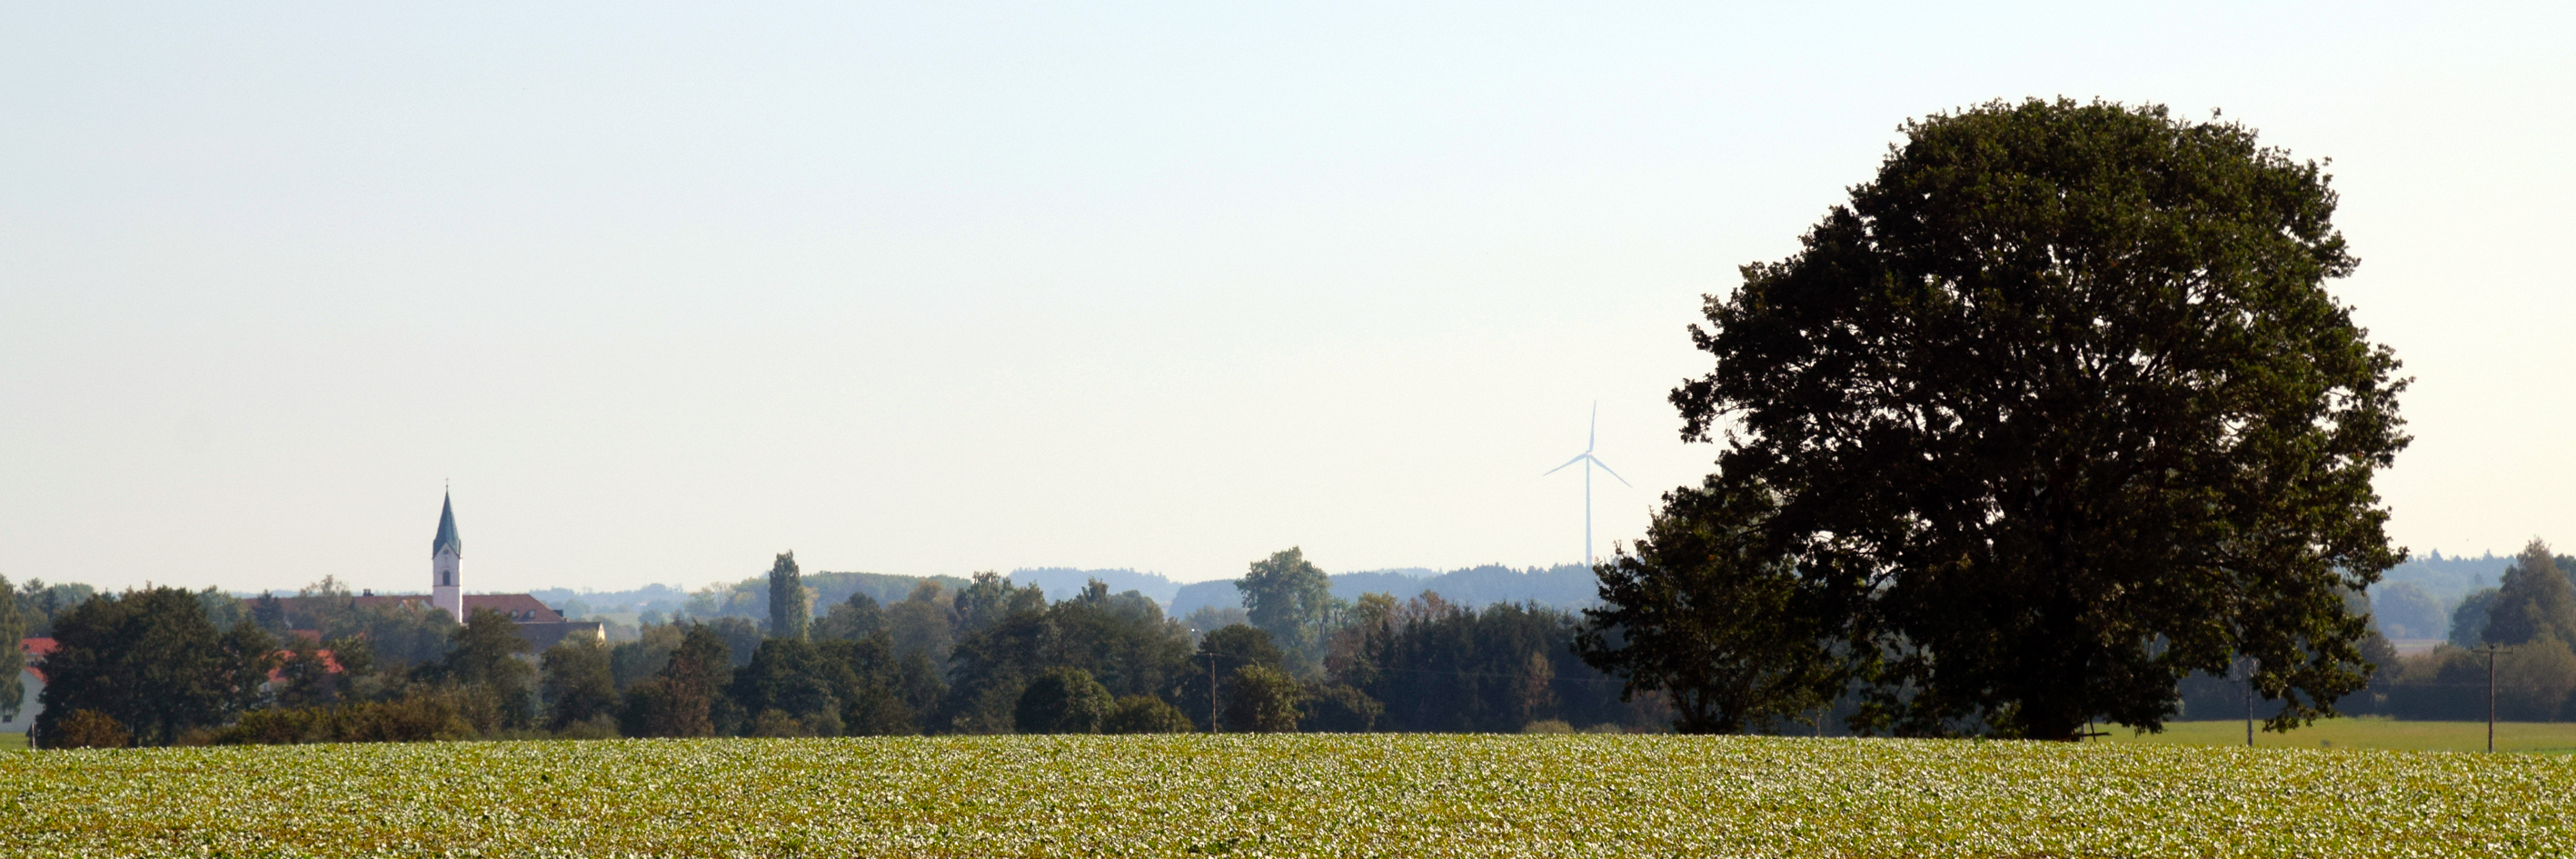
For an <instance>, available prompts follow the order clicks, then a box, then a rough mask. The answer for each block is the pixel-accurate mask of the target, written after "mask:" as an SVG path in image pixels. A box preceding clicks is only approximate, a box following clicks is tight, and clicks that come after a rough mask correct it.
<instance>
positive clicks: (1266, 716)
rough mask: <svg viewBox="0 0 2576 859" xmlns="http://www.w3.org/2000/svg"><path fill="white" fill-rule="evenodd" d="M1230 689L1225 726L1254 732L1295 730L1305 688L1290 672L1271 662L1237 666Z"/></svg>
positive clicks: (1226, 705)
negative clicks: (1289, 674) (1299, 685)
mask: <svg viewBox="0 0 2576 859" xmlns="http://www.w3.org/2000/svg"><path fill="white" fill-rule="evenodd" d="M1233 680H1234V682H1233V683H1231V684H1229V688H1228V689H1227V690H1226V696H1225V698H1226V701H1225V727H1226V728H1228V729H1230V730H1236V731H1251V732H1254V733H1264V734H1271V733H1281V734H1284V733H1294V732H1296V730H1297V717H1298V716H1299V715H1301V713H1300V709H1299V708H1300V706H1301V705H1303V704H1304V703H1305V701H1304V699H1305V690H1303V689H1301V688H1299V687H1298V685H1297V679H1296V678H1294V677H1290V676H1288V672H1285V671H1281V670H1279V669H1276V668H1272V667H1270V666H1267V665H1246V666H1243V667H1241V668H1237V669H1235V670H1234V678H1233Z"/></svg>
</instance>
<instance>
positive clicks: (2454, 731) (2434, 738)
mask: <svg viewBox="0 0 2576 859" xmlns="http://www.w3.org/2000/svg"><path fill="white" fill-rule="evenodd" d="M2256 728H2257V730H2256V732H2255V734H2254V744H2255V745H2257V746H2277V747H2284V748H2309V749H2316V748H2335V749H2402V750H2406V751H2418V752H2441V751H2449V752H2478V751H2485V750H2486V747H2487V723H2485V722H2399V721H2395V720H2391V719H2327V720H2323V721H2320V722H2318V723H2316V724H2314V725H2310V726H2308V727H2305V728H2300V729H2297V730H2294V731H2291V732H2289V733H2286V734H2275V733H2270V732H2267V731H2262V730H2260V728H2261V725H2260V724H2257V725H2256ZM2109 730H2110V732H2111V735H2110V736H2108V737H2104V738H2102V739H2103V741H2105V742H2110V743H2127V744H2144V745H2164V746H2243V745H2245V723H2244V722H2241V721H2238V722H2174V723H2171V724H2168V725H2166V726H2165V731H2164V733H2161V734H2144V735H2132V734H2130V733H2129V731H2128V729H2126V728H2118V727H2113V728H2110V729H2109ZM2495 745H2496V751H2499V752H2556V753H2566V752H2576V722H2502V723H2498V724H2497V725H2496V733H2495Z"/></svg>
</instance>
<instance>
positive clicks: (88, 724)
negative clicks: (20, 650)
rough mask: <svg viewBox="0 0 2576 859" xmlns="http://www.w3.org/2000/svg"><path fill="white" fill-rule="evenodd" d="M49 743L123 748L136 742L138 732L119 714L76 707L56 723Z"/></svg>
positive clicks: (47, 744)
mask: <svg viewBox="0 0 2576 859" xmlns="http://www.w3.org/2000/svg"><path fill="white" fill-rule="evenodd" d="M52 734H53V735H52V736H49V737H46V738H45V745H46V746H47V747H49V748H56V749H122V748H125V747H126V746H130V745H133V744H134V735H133V734H131V733H128V732H127V731H126V730H125V725H124V724H123V723H121V722H118V721H116V717H114V716H110V715H108V714H106V713H101V712H99V711H97V710H74V711H72V714H71V715H69V716H65V717H63V721H62V723H61V724H58V725H55V726H54V730H53V731H52Z"/></svg>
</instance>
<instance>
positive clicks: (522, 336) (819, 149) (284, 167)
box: [0, 2, 2576, 590]
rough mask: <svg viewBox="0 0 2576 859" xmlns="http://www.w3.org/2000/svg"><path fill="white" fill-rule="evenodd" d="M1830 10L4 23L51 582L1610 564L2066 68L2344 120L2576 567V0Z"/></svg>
mask: <svg viewBox="0 0 2576 859" xmlns="http://www.w3.org/2000/svg"><path fill="white" fill-rule="evenodd" d="M1763 5H1765V6H1770V7H1784V6H1788V5H1792V4H1763ZM1797 5H1799V6H1800V8H1799V9H1798V10H1797V11H1794V12H1783V11H1772V10H1764V9H1749V10H1724V9H1715V8H1711V5H1710V4H1697V3H1694V4H1681V5H1670V6H1658V5H1649V4H1641V3H1622V4H1599V3H1590V4H1567V5H1538V4H1508V5H1506V4H1490V3H1478V4H1455V5H1449V6H1398V5H1396V4H1388V3H1361V4H1348V5H1328V4H1320V3H1296V4H1279V5H1261V4H1252V3H1176V4H1169V5H1149V4H1068V3H1044V4H1031V5H1026V6H1006V5H982V4H964V3H902V4H881V5H880V4H860V3H849V2H835V3H816V4H759V5H751V4H727V5H717V4H703V5H700V4H687V5H664V4H648V3H635V2H626V3H615V4H574V3H548V4H527V3H508V4H474V3H439V4H352V3H226V4H207V3H167V4H143V3H134V4H95V3H29V2H6V3H0V574H5V575H8V576H10V577H12V578H24V577H27V576H40V577H44V578H47V579H52V580H79V581H87V582H92V583H95V584H99V585H103V586H126V585H133V584H138V583H141V582H144V581H146V580H150V581H156V582H164V583H176V584H185V585H191V586H202V585H207V584H218V585H222V586H225V587H227V588H232V589H251V588H265V587H293V586H297V585H301V584H303V583H306V582H309V581H312V580H313V579H316V578H319V577H320V576H322V575H324V574H334V575H338V576H340V577H341V578H342V579H344V580H346V581H349V582H351V583H352V584H353V585H354V586H359V587H373V588H377V589H406V590H418V589H423V588H425V587H426V586H427V575H428V568H429V558H428V554H429V541H430V536H431V533H432V531H433V530H434V528H435V525H436V523H437V514H438V502H439V491H440V486H441V483H442V481H446V480H453V482H454V487H455V497H456V505H457V514H458V521H459V525H460V528H461V530H462V532H463V534H464V537H465V541H466V553H465V566H464V572H465V577H466V584H467V586H468V588H469V589H473V590H515V589H522V588H526V587H533V586H573V587H584V586H586V587H593V588H601V589H610V588H624V587H630V586H634V585H639V584H642V583H646V582H677V583H682V584H686V585H689V586H696V585H700V584H704V583H706V582H709V581H712V580H717V579H732V578H740V577H743V576H749V575H753V574H756V573H758V572H760V571H761V570H764V569H766V568H767V566H768V563H769V558H770V555H771V554H773V553H776V552H779V551H783V550H788V549H793V550H795V551H796V552H797V555H798V557H799V558H800V559H802V560H803V561H804V566H805V568H806V569H808V570H868V571H876V572H888V573H904V574H928V573H952V574H955V573H965V572H969V571H973V570H980V569H1001V570H1008V569H1010V568H1013V567H1021V566H1086V567H1133V568H1136V569H1140V570H1148V571H1158V572H1162V573H1166V574H1169V575H1172V576H1174V577H1177V578H1183V579H1203V578H1213V577H1220V576H1232V575H1236V574H1239V573H1240V572H1241V571H1242V569H1243V567H1244V565H1245V564H1246V563H1247V562H1249V561H1251V560H1253V559H1254V558H1257V557H1260V556H1262V555H1264V554H1267V553H1269V552H1270V551H1273V550H1276V549H1280V548H1284V547H1287V546H1291V545H1297V546H1303V547H1304V548H1305V549H1306V552H1307V554H1308V556H1309V557H1310V558H1312V559H1314V560H1315V561H1316V562H1317V563H1319V564H1321V565H1323V566H1324V567H1325V568H1326V569H1329V570H1337V571H1338V570H1356V569H1369V568H1380V567H1393V566H1430V567H1455V566H1464V565H1470V564H1477V563H1488V562H1501V563H1506V564H1512V565H1516V566H1518V565H1532V564H1553V563H1561V562H1568V561H1573V560H1576V559H1577V556H1578V555H1580V554H1581V547H1582V524H1581V523H1582V513H1583V511H1582V480H1581V478H1580V477H1579V476H1577V474H1576V473H1575V472H1574V471H1573V470H1570V469H1569V470H1567V471H1565V472H1561V473H1558V474H1556V475H1554V476H1550V477H1545V478H1542V477H1540V476H1539V475H1540V473H1541V472H1543V471H1546V470H1547V469H1549V468H1551V467H1554V466H1555V465H1557V464H1558V463H1560V462H1563V461H1564V460H1565V459H1566V458H1568V457H1570V456H1573V455H1574V454H1576V453H1578V452H1580V451H1581V450H1582V449H1583V445H1584V432H1585V420H1586V418H1587V415H1588V410H1589V409H1590V408H1591V406H1592V403H1593V402H1594V401H1596V400H1597V401H1599V403H1600V422H1601V425H1600V446H1599V451H1598V453H1599V455H1600V456H1601V457H1602V459H1603V460H1605V461H1607V462H1609V463H1610V464H1611V465H1612V466H1614V467H1616V468H1619V469H1620V470H1621V471H1620V473H1621V474H1623V475H1624V476H1626V477H1627V478H1628V479H1629V480H1630V481H1633V482H1634V483H1635V488H1628V487H1623V486H1620V485H1619V484H1618V483H1617V482H1615V481H1611V480H1609V479H1608V478H1606V477H1605V478H1597V482H1596V483H1595V485H1594V493H1595V502H1594V503H1595V505H1596V509H1597V511H1598V516H1599V526H1598V529H1597V533H1598V534H1599V538H1598V539H1599V542H1600V544H1601V546H1602V551H1605V552H1606V551H1607V546H1608V544H1609V543H1610V541H1612V540H1616V539H1625V538H1628V537H1631V536H1633V535H1634V534H1636V533H1638V531H1639V530H1640V529H1641V528H1642V526H1643V524H1644V522H1645V520H1646V517H1647V515H1648V512H1649V511H1650V509H1651V507H1652V505H1653V504H1654V503H1655V500H1656V497H1657V494H1658V493H1659V492H1661V491H1662V490H1664V489H1666V488H1669V487H1672V486H1674V485H1677V484H1682V483H1688V482H1694V481H1696V480H1697V479H1698V478H1699V476H1700V475H1702V474H1703V473H1704V472H1705V471H1706V470H1707V468H1708V462H1709V460H1710V459H1711V458H1712V457H1713V456H1714V454H1715V451H1714V449H1713V448H1711V447H1709V446H1705V445H1684V444H1682V443H1680V442H1679V441H1678V439H1677V435H1676V431H1677V429H1678V425H1679V423H1678V419H1677V418H1676V417H1675V415H1674V414H1673V411H1672V409H1671V407H1670V406H1668V405H1666V404H1665V402H1664V399H1663V398H1664V394H1665V392H1666V391H1667V390H1669V389H1670V388H1671V387H1672V386H1673V384H1674V383H1675V382H1677V381H1679V380H1680V379H1682V378H1683V377H1684V376H1686V375H1689V374H1692V373H1694V372H1697V371H1699V370H1701V369H1703V368H1704V364H1703V362H1702V361H1701V360H1700V356H1699V355H1698V354H1697V353H1695V352H1693V351H1692V350H1691V349H1690V348H1689V342H1688V340H1687V338H1686V336H1685V334H1684V326H1685V325H1687V324H1689V323H1691V322H1693V321H1695V320H1696V319H1697V311H1698V307H1699V302H1700V295H1701V294H1702V293H1708V292H1724V291H1727V290H1730V289H1732V288H1733V286H1734V284H1735V282H1736V275H1735V267H1736V266H1737V265H1740V264H1743V263H1747V262H1752V261H1757V260H1772V259H1777V258H1779V257H1781V256H1784V255H1785V254H1787V253H1788V252H1789V251H1790V250H1791V249H1792V248H1793V247H1794V246H1795V241H1796V238H1797V236H1798V234H1799V233H1800V232H1801V231H1802V230H1804V229H1805V228H1806V227H1807V226H1808V225H1810V224H1812V223H1814V222H1815V221H1816V220H1817V219H1818V218H1819V216H1821V215H1822V214H1823V212H1824V211H1825V209H1826V207H1828V206H1830V205H1833V204H1835V203H1837V202H1839V201H1841V200H1842V199H1843V198H1844V195H1845V191H1846V189H1847V188H1848V187H1849V186H1850V185H1852V184H1854V183H1858V182H1861V181H1864V180H1866V179H1867V178H1869V177H1870V176H1871V175H1872V173H1873V172H1874V171H1875V169H1876V167H1877V164H1878V161H1879V159H1880V157H1881V156H1882V155H1883V154H1884V152H1885V149H1886V146H1887V145H1888V143H1889V142H1890V141H1892V140H1894V139H1895V136H1896V134H1895V130H1896V126H1897V125H1898V123H1900V122H1902V121H1904V120H1905V119H1907V118H1909V117H1916V116H1921V115H1924V114H1926V113H1931V112H1935V111H1941V110H1947V109H1953V108H1957V107H1960V106H1965V105H1970V104H1974V103H1977V102H1981V101H1984V100H1987V99H1992V98H1998V97H2001V98H2016V99H2017V98H2020V97H2024V96H2056V95H2061V94H2062V95H2067V96H2073V97H2076V98H2092V97H2096V96H2099V97H2104V98H2110V99H2117V100H2123V101H2130V102H2145V101H2153V102H2161V103H2165V104H2169V105H2171V106H2172V107H2174V108H2175V109H2177V110H2179V111H2184V112H2187V113H2189V114H2192V115H2195V116H2206V115H2207V114H2208V112H2209V111H2210V110H2211V109H2213V108H2219V109H2224V111H2225V115H2226V116H2227V117H2228V118H2231V119H2240V120H2242V121H2244V122H2246V123H2248V124H2251V125H2253V126H2254V127H2256V128H2259V129H2261V130H2262V133H2263V137H2264V140H2265V141H2266V142H2268V143H2271V144H2274V145H2278V146H2282V147H2286V148H2288V149H2289V150H2290V151H2291V152H2292V153H2293V154H2294V155H2296V156H2299V157H2313V158H2331V159H2333V165H2332V167H2331V172H2332V173H2333V174H2334V176H2335V186H2336V187H2337V188H2338V189H2340V191H2341V192H2342V194H2343V208H2342V210H2341V212H2340V213H2339V214H2338V216H2337V222H2338V223H2339V224H2340V225H2341V227H2342V228H2343V229H2344V231H2345V233H2346V235H2347V236H2348V237H2349V238H2350V239H2351V241H2352V244H2353V247H2354V249H2355V251H2356V252H2357V254H2358V255H2359V256H2360V258H2361V260H2362V266H2361V269H2360V272H2359V274H2357V275H2356V276H2354V277H2353V278H2351V279H2350V280H2348V281H2345V282H2342V283H2340V284H2339V285H2338V286H2337V287H2336V289H2337V291H2338V293H2339V294H2340V295H2341V296H2342V297H2343V298H2344V299H2345V300H2347V301H2349V302H2351V303H2353V304H2354V305H2356V306H2357V307H2358V315H2359V318H2360V319H2361V321H2362V322H2363V324H2365V325H2367V326H2369V327H2370V328H2371V330H2372V333H2373V335H2374V337H2375V339H2377V340H2379V341H2380V342H2384V343H2387V344H2390V345H2392V346H2393V347H2395V348H2396V350H2397V352H2398V355H2399V357H2400V358H2401V359H2403V360H2404V361H2405V362H2406V365H2407V366H2406V370H2407V372H2409V373H2411V374H2412V375H2414V376H2415V377H2416V379H2417V381H2416V383H2415V387H2414V388H2413V390H2412V392H2411V393H2410V394H2409V395H2408V396H2407V397H2406V399H2405V401H2404V406H2405V412H2406V415H2407V416H2408V418H2409V420H2410V421H2411V423H2412V430H2413V432H2414V433H2415V435H2416V437H2417V440H2416V442H2415V445H2414V447H2413V448H2412V449H2410V450H2409V451H2407V452H2406V453H2405V454H2404V455H2403V456H2402V457H2401V458H2400V459H2399V463H2398V467H2397V468H2396V469H2395V470H2394V471H2391V472H2389V473H2387V474H2385V475H2384V476H2383V477H2382V479H2381V483H2380V486H2381V491H2382V493H2383V494H2384V495H2385V496H2386V497H2387V498H2388V500H2389V503H2390V504H2391V505H2392V506H2393V508H2394V509H2395V521H2394V525H2393V528H2394V530H2395V533H2396V536H2397V537H2398V539H2399V541H2400V542H2401V543H2402V544H2404V545H2406V546H2409V547H2411V548H2413V549H2415V550H2416V551H2418V552H2423V551H2426V550H2430V549H2440V550H2442V551H2444V552H2446V553H2457V552H2464V551H2465V552H2471V553H2475V552H2476V551H2481V550H2487V549H2494V550H2497V551H2499V552H2502V551H2506V550H2509V549H2511V548H2513V547H2516V546H2518V545H2520V543H2521V542H2522V541H2523V540H2525V539H2528V538H2530V537H2531V536H2533V535H2540V536H2543V537H2555V538H2557V539H2559V540H2561V541H2563V542H2564V543H2566V544H2576V491H2571V490H2570V487H2576V446H2571V445H2570V444H2569V443H2568V439H2569V430H2568V429H2567V428H2568V427H2571V426H2576V390H2571V388H2576V338H2571V337H2569V336H2566V331H2567V330H2568V328H2569V327H2570V323H2571V322H2576V289H2571V287H2576V276H2571V274H2570V273H2569V268H2568V266H2567V265H2566V263H2565V260H2566V257H2567V249H2568V248H2569V247H2570V246H2571V245H2570V239H2569V238H2568V234H2569V233H2570V232H2571V228H2576V216H2571V215H2570V214H2569V209H2568V208H2567V205H2566V201H2567V200H2570V199H2576V168H2571V167H2570V166H2569V164H2570V159H2569V157H2568V147H2569V142H2570V140H2571V132H2576V103H2571V102H2576V99H2571V97H2570V94H2569V93H2570V84H2571V83H2576V50H2570V49H2569V48H2568V45H2569V44H2570V40H2571V38H2576V26H2571V24H2572V23H2576V17H2571V13H2570V12H2569V11H2568V9H2569V7H2568V6H2566V5H2565V4H2531V5H2528V6H2479V5H2474V4H2438V5H2437V4H2410V6H2409V7H2404V8H2389V9H2363V8H2360V7H2357V6H2356V5H2355V4H2348V3H2335V4H2315V5H2306V6H2286V5H2284V6H2277V7H2273V8H2271V9H2269V10H2264V11H2251V12H2249V11H2246V10H2245V9H2244V8H2243V7H2246V6H2248V5H2250V4H2241V3H2226V4H2199V5H2189V4H2175V3H2156V4H2140V5H2137V6H2134V7H2132V8H2129V9H2125V10H2117V9H2101V10H2093V11H2079V10H2073V9H2070V8H2069V5H2070V4H2062V3H2045V4H2039V3H2035V4H2029V5H2025V6H1985V7H1971V6H1966V5H1961V4H1920V3H1914V4H1888V5H1885V6H1863V5H1839V6H1828V5H1823V4H1797Z"/></svg>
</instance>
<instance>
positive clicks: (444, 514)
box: [429, 496, 465, 558]
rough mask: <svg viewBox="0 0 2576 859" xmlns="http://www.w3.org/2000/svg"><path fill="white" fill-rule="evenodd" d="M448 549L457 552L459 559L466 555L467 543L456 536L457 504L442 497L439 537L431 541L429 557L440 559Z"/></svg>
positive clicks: (439, 511)
mask: <svg viewBox="0 0 2576 859" xmlns="http://www.w3.org/2000/svg"><path fill="white" fill-rule="evenodd" d="M447 549H454V550H456V554H457V556H458V557H463V556H464V555H465V541H464V540H462V539H459V538H458V537H457V536H456V504H455V502H453V501H450V500H448V499H447V498H446V497H443V496H442V497H441V498H439V500H438V536H437V537H434V538H431V539H430V541H429V556H430V557H433V558H435V557H438V553H439V552H441V551H444V550H447Z"/></svg>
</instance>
